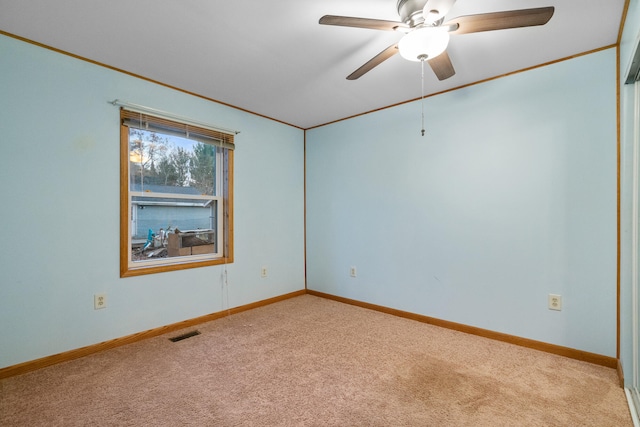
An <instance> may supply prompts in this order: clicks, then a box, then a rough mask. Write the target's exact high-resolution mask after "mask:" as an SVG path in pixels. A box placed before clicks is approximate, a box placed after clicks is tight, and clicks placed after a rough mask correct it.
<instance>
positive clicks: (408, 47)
mask: <svg viewBox="0 0 640 427" xmlns="http://www.w3.org/2000/svg"><path fill="white" fill-rule="evenodd" d="M448 44H449V31H448V28H447V27H422V28H417V29H415V30H413V31H411V32H410V33H409V34H407V35H406V36H404V37H403V38H402V39H401V40H400V43H398V50H399V51H400V55H402V57H403V58H404V59H407V60H409V61H415V62H419V61H423V60H429V59H433V58H435V57H436V56H438V55H440V54H441V53H442V52H444V51H445V49H447V45H448Z"/></svg>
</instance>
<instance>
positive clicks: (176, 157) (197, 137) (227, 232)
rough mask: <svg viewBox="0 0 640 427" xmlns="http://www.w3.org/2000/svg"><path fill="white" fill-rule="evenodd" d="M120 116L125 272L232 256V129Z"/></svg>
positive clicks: (178, 266)
mask: <svg viewBox="0 0 640 427" xmlns="http://www.w3.org/2000/svg"><path fill="white" fill-rule="evenodd" d="M120 119H121V129H120V140H121V141H120V151H121V153H120V156H121V157H120V163H121V165H120V168H121V171H120V181H121V182H120V192H121V195H120V276H121V277H127V276H136V275H141V274H151V273H158V272H163V271H172V270H181V269H186V268H194V267H201V266H208V265H216V264H222V263H229V262H233V224H232V223H233V215H232V213H233V188H232V187H233V151H232V150H233V147H234V145H233V134H229V133H225V132H221V131H217V130H213V129H209V128H204V127H198V126H192V125H190V124H186V123H180V122H177V121H173V120H168V119H165V118H161V117H156V116H152V115H148V114H145V113H139V112H136V111H130V110H127V109H121V112H120Z"/></svg>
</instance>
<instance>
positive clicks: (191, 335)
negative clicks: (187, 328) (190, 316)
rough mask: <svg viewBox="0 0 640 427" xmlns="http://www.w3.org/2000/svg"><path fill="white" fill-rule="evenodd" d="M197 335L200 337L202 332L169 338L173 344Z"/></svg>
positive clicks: (192, 332)
mask: <svg viewBox="0 0 640 427" xmlns="http://www.w3.org/2000/svg"><path fill="white" fill-rule="evenodd" d="M196 335H200V331H191V332H187V333H186V334H182V335H178V336H177V337H173V338H169V341H171V342H178V341H182V340H186V339H187V338H191V337H195V336H196Z"/></svg>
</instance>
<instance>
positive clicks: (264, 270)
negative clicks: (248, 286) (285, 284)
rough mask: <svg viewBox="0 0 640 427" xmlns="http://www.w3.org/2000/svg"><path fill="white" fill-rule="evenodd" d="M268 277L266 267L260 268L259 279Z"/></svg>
mask: <svg viewBox="0 0 640 427" xmlns="http://www.w3.org/2000/svg"><path fill="white" fill-rule="evenodd" d="M268 275H269V271H268V270H267V267H266V266H264V265H263V266H262V267H261V268H260V277H267V276H268Z"/></svg>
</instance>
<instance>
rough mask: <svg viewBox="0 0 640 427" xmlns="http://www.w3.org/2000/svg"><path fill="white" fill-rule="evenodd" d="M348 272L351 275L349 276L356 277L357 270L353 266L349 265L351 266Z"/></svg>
mask: <svg viewBox="0 0 640 427" xmlns="http://www.w3.org/2000/svg"><path fill="white" fill-rule="evenodd" d="M349 274H350V275H351V277H356V276H357V275H358V270H356V268H355V267H354V266H351V268H350V269H349Z"/></svg>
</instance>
